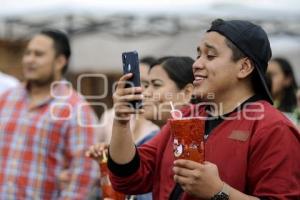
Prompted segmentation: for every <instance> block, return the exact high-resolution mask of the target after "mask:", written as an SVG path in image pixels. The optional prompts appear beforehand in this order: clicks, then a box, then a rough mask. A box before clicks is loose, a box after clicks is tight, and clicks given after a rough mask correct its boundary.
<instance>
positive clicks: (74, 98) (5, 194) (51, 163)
mask: <svg viewBox="0 0 300 200" xmlns="http://www.w3.org/2000/svg"><path fill="white" fill-rule="evenodd" d="M70 55H71V49H70V45H69V40H68V38H67V36H66V35H65V34H64V33H62V32H60V31H58V30H45V31H42V32H41V33H39V34H37V35H35V36H34V37H33V38H32V39H31V40H30V41H29V44H28V46H27V48H26V51H25V54H24V56H23V60H22V62H23V63H22V64H23V70H24V77H25V81H26V83H25V84H20V85H19V87H16V88H14V89H12V90H9V91H8V92H6V93H4V94H3V95H1V98H0V199H3V200H4V199H16V200H19V199H22V200H23V199H24V200H25V199H26V200H27V199H28V200H32V199H43V200H51V199H55V200H56V199H72V200H75V199H77V200H82V199H85V198H86V197H87V194H88V193H89V192H90V189H91V186H92V184H93V183H94V181H95V180H96V178H97V168H98V167H97V164H96V162H95V163H92V162H93V161H91V160H89V159H87V158H85V156H84V151H85V149H86V148H87V147H88V146H89V145H91V144H92V143H93V142H94V141H95V139H96V129H95V128H94V127H93V125H95V124H96V123H97V118H96V115H95V114H94V112H93V110H92V109H91V108H90V106H89V105H88V104H87V102H86V101H85V100H84V99H83V98H82V97H81V96H80V95H78V94H77V93H76V92H75V91H74V90H73V89H72V88H71V86H70V85H69V83H67V82H66V81H64V80H63V74H64V73H65V72H66V70H67V67H68V63H69V57H70ZM64 168H68V169H69V174H70V182H69V184H67V185H66V186H65V187H64V189H62V190H61V189H60V188H59V175H60V173H61V172H62V170H63V169H64Z"/></svg>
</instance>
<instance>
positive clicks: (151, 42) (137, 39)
mask: <svg viewBox="0 0 300 200" xmlns="http://www.w3.org/2000/svg"><path fill="white" fill-rule="evenodd" d="M0 3H1V8H0V37H1V38H8V39H20V38H28V37H29V36H30V35H32V34H33V33H35V32H37V31H38V30H40V29H41V28H45V27H55V28H61V29H64V30H66V31H67V32H68V33H69V34H70V36H71V39H72V46H73V57H72V67H71V70H73V71H97V72H108V71H115V72H117V71H121V69H120V68H121V63H120V62H121V59H120V55H121V53H122V52H123V51H128V50H137V51H138V52H139V53H140V55H141V56H146V55H154V56H162V55H174V54H175V55H188V56H192V57H194V56H195V48H196V45H197V42H198V41H199V39H200V37H201V34H202V33H203V32H204V30H205V28H207V27H208V26H209V23H210V21H212V20H213V19H215V18H226V19H234V18H239V19H249V20H252V21H254V22H256V23H259V24H261V25H262V26H263V27H264V28H265V29H266V30H267V32H268V34H269V35H270V40H271V45H272V49H273V54H274V56H278V55H282V56H286V57H288V58H289V59H290V60H291V61H292V63H293V64H294V65H296V64H297V65H299V64H300V56H299V55H300V45H299V44H300V1H298V0H284V1H283V0H277V1H276V2H275V1H272V0H243V1H238V0H229V1H225V0H210V1H209V0H168V1H167V0H110V1H104V0H81V1H79V0H43V1H39V0H23V1H17V0H0ZM296 71H297V77H298V78H299V79H300V70H296ZM299 81H300V80H299Z"/></svg>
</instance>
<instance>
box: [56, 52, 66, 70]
mask: <svg viewBox="0 0 300 200" xmlns="http://www.w3.org/2000/svg"><path fill="white" fill-rule="evenodd" d="M66 64H67V59H66V57H65V56H64V55H59V56H57V57H56V60H55V70H56V71H60V72H62V69H63V67H64V66H65V65H66Z"/></svg>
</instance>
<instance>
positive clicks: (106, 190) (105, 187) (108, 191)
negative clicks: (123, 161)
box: [99, 152, 125, 200]
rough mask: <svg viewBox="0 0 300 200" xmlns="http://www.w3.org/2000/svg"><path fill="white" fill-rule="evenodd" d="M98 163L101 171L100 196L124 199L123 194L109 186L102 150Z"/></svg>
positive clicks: (117, 199) (118, 199)
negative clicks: (101, 156)
mask: <svg viewBox="0 0 300 200" xmlns="http://www.w3.org/2000/svg"><path fill="white" fill-rule="evenodd" d="M99 164H100V171H101V179H100V184H101V190H102V197H103V198H110V199H114V200H125V194H122V193H119V192H117V191H115V190H114V189H113V188H112V186H111V182H110V180H109V176H108V168H107V158H106V155H105V153H104V152H103V158H102V159H101V161H100V162H99Z"/></svg>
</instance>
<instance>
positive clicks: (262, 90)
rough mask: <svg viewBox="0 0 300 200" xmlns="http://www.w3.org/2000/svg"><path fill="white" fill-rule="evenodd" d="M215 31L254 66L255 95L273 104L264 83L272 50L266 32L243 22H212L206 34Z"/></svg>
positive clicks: (254, 25) (247, 22) (265, 82)
mask: <svg viewBox="0 0 300 200" xmlns="http://www.w3.org/2000/svg"><path fill="white" fill-rule="evenodd" d="M211 31H216V32H218V33H220V34H221V35H223V36H224V37H226V38H227V39H228V40H230V41H231V42H232V43H233V44H234V45H235V46H236V47H237V48H239V49H240V50H241V51H242V52H243V53H244V54H245V56H247V57H248V58H250V59H251V60H252V61H253V62H254V65H255V76H257V77H255V78H256V79H257V80H258V82H256V81H253V84H254V87H255V89H256V93H258V95H260V96H261V97H262V98H263V99H265V100H267V101H268V102H270V103H271V104H273V100H272V96H271V93H270V91H269V88H268V85H267V81H266V71H267V66H268V61H269V60H270V58H271V57H272V50H271V47H270V42H269V39H268V36H267V34H266V32H265V31H264V30H263V29H262V28H261V27H260V26H258V25H256V24H253V23H251V22H249V21H244V20H228V21H226V20H222V19H217V20H215V21H213V22H212V25H211V27H210V28H209V29H208V30H207V32H211Z"/></svg>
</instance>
